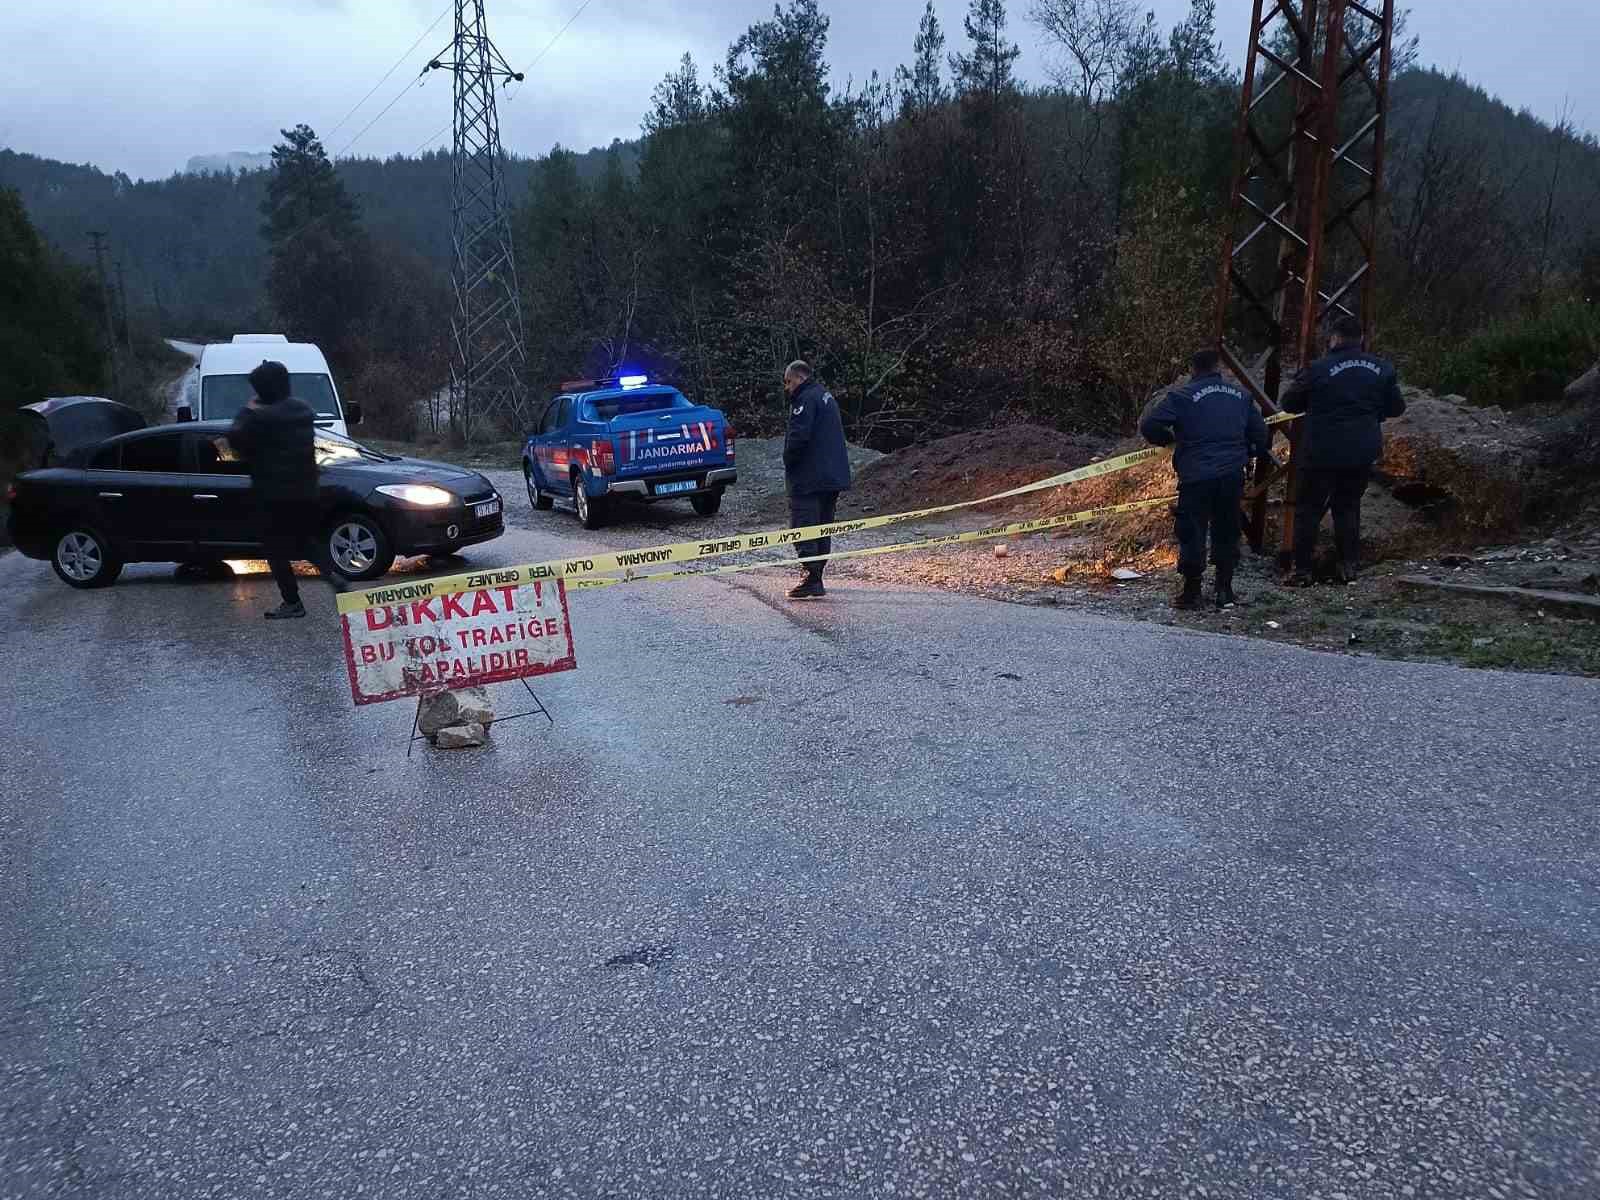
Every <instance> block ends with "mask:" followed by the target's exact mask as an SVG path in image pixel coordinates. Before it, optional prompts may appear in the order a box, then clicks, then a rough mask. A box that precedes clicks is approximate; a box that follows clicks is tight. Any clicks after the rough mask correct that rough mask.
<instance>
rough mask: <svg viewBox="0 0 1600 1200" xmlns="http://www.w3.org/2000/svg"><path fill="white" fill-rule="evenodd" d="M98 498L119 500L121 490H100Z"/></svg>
mask: <svg viewBox="0 0 1600 1200" xmlns="http://www.w3.org/2000/svg"><path fill="white" fill-rule="evenodd" d="M100 499H102V500H121V499H122V493H121V492H101V493H100Z"/></svg>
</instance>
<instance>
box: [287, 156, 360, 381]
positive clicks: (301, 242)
mask: <svg viewBox="0 0 1600 1200" xmlns="http://www.w3.org/2000/svg"><path fill="white" fill-rule="evenodd" d="M283 136H284V138H285V139H286V140H285V141H283V142H280V143H279V144H278V145H276V146H274V147H273V149H272V176H271V179H270V180H269V181H268V183H267V195H266V198H265V199H264V200H263V201H262V202H261V215H262V217H263V218H264V220H263V223H262V226H261V234H262V236H263V237H264V238H266V240H267V247H268V249H267V256H268V267H267V295H268V297H269V298H270V299H271V301H272V306H273V308H274V309H276V310H277V313H278V315H279V316H280V317H282V318H283V320H284V321H285V322H286V323H287V324H288V326H289V332H291V333H292V334H294V335H295V336H296V337H300V338H304V339H306V340H309V341H314V342H316V343H318V344H319V345H321V346H322V347H323V348H324V349H327V350H330V351H332V352H334V353H335V354H338V353H339V352H341V350H342V349H343V346H344V342H345V338H346V335H347V334H348V333H349V331H350V330H351V328H352V327H353V325H354V324H355V323H356V322H357V321H359V319H360V318H361V317H362V316H364V315H365V313H366V310H367V308H368V307H369V306H370V302H371V298H372V297H371V290H372V255H371V248H370V246H369V245H368V242H367V237H366V234H365V232H364V231H363V230H362V228H361V216H360V210H359V209H358V208H357V206H356V203H355V201H354V200H352V199H351V198H350V195H349V193H347V192H346V191H345V188H344V183H343V182H342V181H341V180H340V178H339V176H338V174H337V173H336V172H335V171H334V169H333V164H332V163H331V162H329V161H328V153H327V151H326V150H324V149H323V146H322V143H321V142H320V141H318V140H317V135H316V133H315V132H313V131H312V129H311V128H310V127H309V126H307V125H296V126H295V127H294V128H293V129H285V130H284V131H283Z"/></svg>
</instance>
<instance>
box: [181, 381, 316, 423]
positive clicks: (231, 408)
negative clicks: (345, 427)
mask: <svg viewBox="0 0 1600 1200" xmlns="http://www.w3.org/2000/svg"><path fill="white" fill-rule="evenodd" d="M289 393H290V394H291V395H294V396H299V397H300V399H302V400H304V401H305V402H306V403H307V404H309V405H310V406H311V411H312V412H314V413H316V414H317V417H318V418H319V419H321V420H333V421H341V420H343V419H344V418H343V417H342V416H341V415H340V414H339V404H338V401H336V400H335V399H334V398H333V380H331V379H329V378H328V377H327V376H326V375H295V374H291V375H290V376H289ZM255 394H256V392H255V389H254V388H253V387H251V386H250V376H248V375H207V376H205V377H204V378H203V379H202V380H201V381H200V411H199V413H198V414H196V415H197V416H199V417H200V418H201V420H205V421H228V420H231V419H233V418H234V417H236V416H238V415H239V410H240V409H241V408H243V407H244V406H245V405H246V404H249V403H250V397H252V396H254V395H255Z"/></svg>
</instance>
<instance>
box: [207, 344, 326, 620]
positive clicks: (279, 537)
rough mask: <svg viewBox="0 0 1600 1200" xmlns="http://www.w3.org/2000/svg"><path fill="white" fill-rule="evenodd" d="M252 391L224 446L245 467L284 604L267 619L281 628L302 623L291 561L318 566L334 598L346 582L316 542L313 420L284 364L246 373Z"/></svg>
mask: <svg viewBox="0 0 1600 1200" xmlns="http://www.w3.org/2000/svg"><path fill="white" fill-rule="evenodd" d="M250 386H251V387H253V388H254V389H255V393H256V394H255V396H254V398H252V399H251V401H250V403H249V404H247V405H246V406H245V407H244V408H243V409H241V410H240V411H239V415H238V416H237V417H235V418H234V421H233V428H232V429H230V430H229V431H228V442H229V444H230V445H232V446H233V448H234V449H235V450H236V451H238V454H239V457H241V458H243V459H244V460H245V461H246V462H247V463H248V464H249V466H250V483H251V489H250V490H251V493H252V499H253V500H254V502H255V506H256V521H257V526H258V528H259V529H260V531H261V543H262V545H263V547H264V548H265V550H266V555H267V565H268V566H270V567H271V568H272V577H273V579H275V580H276V581H277V584H278V591H279V592H281V593H282V595H283V603H282V604H280V605H279V606H278V607H277V608H274V609H269V610H268V612H267V614H266V616H267V620H269V621H281V620H285V619H288V618H293V617H303V616H305V615H306V610H305V605H303V604H302V603H301V602H300V586H299V584H298V582H297V581H296V580H295V577H294V560H295V559H297V558H308V559H310V560H311V561H312V562H313V563H315V564H316V566H317V569H318V570H319V571H321V572H322V576H323V578H324V579H326V580H327V581H328V582H329V584H331V585H332V586H333V589H334V591H343V590H344V581H343V579H342V578H341V577H340V576H339V575H337V574H336V573H335V572H334V569H333V563H332V561H331V560H330V559H329V558H328V555H327V553H326V552H325V550H324V549H323V546H322V539H321V538H320V536H319V535H318V529H317V524H318V520H317V518H318V512H317V461H316V454H315V450H314V443H315V435H316V414H315V413H314V412H312V410H311V406H310V405H308V404H307V403H306V402H305V401H303V400H300V399H297V398H296V397H294V396H291V395H290V394H289V371H288V369H287V368H286V367H285V366H284V365H283V364H282V363H279V362H263V363H262V364H261V365H260V366H259V367H257V368H256V369H255V370H254V371H251V372H250Z"/></svg>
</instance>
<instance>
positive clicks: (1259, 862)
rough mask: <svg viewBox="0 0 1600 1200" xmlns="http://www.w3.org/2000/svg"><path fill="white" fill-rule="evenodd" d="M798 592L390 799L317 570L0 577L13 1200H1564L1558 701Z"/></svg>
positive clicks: (1588, 914)
mask: <svg viewBox="0 0 1600 1200" xmlns="http://www.w3.org/2000/svg"><path fill="white" fill-rule="evenodd" d="M508 499H510V500H511V501H512V506H513V509H514V510H516V509H518V508H520V507H521V504H520V502H519V501H518V499H517V498H516V497H515V493H508ZM518 519H519V520H520V521H523V522H526V523H529V524H530V526H531V528H533V529H536V530H537V531H538V532H537V533H533V532H529V531H528V530H527V529H521V530H517V531H514V532H513V533H512V534H510V535H508V536H507V537H506V538H505V539H503V540H502V541H500V542H498V543H495V544H493V545H492V546H490V547H485V548H480V549H479V550H477V551H474V552H469V561H471V562H473V563H474V564H480V563H481V564H490V563H495V562H516V561H527V560H529V559H535V558H543V557H548V556H550V555H553V554H565V553H569V552H570V551H571V550H573V549H575V548H577V547H578V546H580V545H583V544H586V543H585V542H584V541H583V540H582V539H580V537H579V536H578V533H577V531H576V530H575V529H573V528H572V527H571V526H570V525H569V524H566V523H562V522H558V521H555V520H554V519H552V520H551V521H549V522H547V523H543V524H538V523H532V522H531V521H530V518H529V517H528V515H527V514H523V515H521V516H520V517H519V518H518ZM541 520H542V518H541ZM552 531H554V532H552ZM654 536H655V535H651V534H648V533H643V534H640V535H639V536H637V537H635V538H634V540H635V541H648V540H652V538H653V537H654ZM682 536H684V537H688V536H693V535H692V534H690V533H687V532H685V533H684V534H683V535H682ZM790 582H791V577H790V576H789V575H788V574H787V573H785V572H773V573H761V574H755V575H746V576H736V577H733V579H732V580H715V581H713V580H708V581H694V582H690V583H683V584H674V585H669V586H660V587H658V586H648V587H623V588H615V589H610V590H607V591H604V592H590V593H578V594H574V595H573V597H572V614H573V619H574V622H575V626H576V630H577V648H578V659H579V670H578V671H577V672H575V673H572V674H569V675H565V676H561V677H557V678H552V679H548V680H545V681H542V682H540V683H539V685H538V691H539V694H540V695H541V697H542V698H543V699H544V700H545V702H546V703H547V704H549V705H550V707H551V709H552V710H553V712H554V713H555V715H556V718H557V722H558V724H557V726H556V727H555V728H554V730H549V729H546V728H544V727H542V726H541V725H540V724H539V723H537V722H534V721H526V722H517V723H515V724H512V725H509V726H506V727H505V728H504V729H502V730H500V731H497V733H496V734H495V736H494V744H493V747H492V748H491V749H489V750H487V751H483V752H462V753H458V754H454V755H450V754H443V753H439V752H435V751H431V750H428V749H426V748H419V750H418V752H417V753H416V754H415V755H414V756H413V757H412V758H411V759H410V760H409V761H408V760H407V759H406V757H405V738H406V735H407V733H408V731H409V724H410V720H411V710H410V708H409V707H408V706H407V705H405V704H403V703H396V704H389V705H382V706H376V707H371V708H366V709H362V710H359V711H358V710H355V709H354V708H353V707H352V706H351V704H350V699H349V692H348V688H347V684H346V682H345V678H344V675H343V673H342V668H341V661H340V650H339V641H338V635H337V629H336V625H335V622H334V619H333V616H332V605H331V600H330V598H329V596H328V594H327V592H326V591H325V590H324V589H322V588H321V587H320V585H317V584H315V583H314V582H313V583H308V586H307V588H306V597H307V601H308V604H309V606H310V608H311V609H312V615H311V618H310V619H308V620H306V621H304V622H299V623H286V624H278V625H268V624H267V623H265V622H263V621H262V620H261V618H260V615H259V613H260V611H261V610H262V609H263V608H264V607H266V606H267V605H268V604H269V603H270V602H271V601H272V600H273V599H274V595H273V589H272V586H271V583H270V581H269V580H268V579H267V577H265V576H256V577H251V578H248V579H240V580H237V581H235V582H231V583H199V584H189V583H179V582H176V581H174V579H173V578H172V570H171V568H168V567H135V568H130V569H129V570H128V572H127V573H126V574H125V576H124V578H123V580H122V582H121V583H119V584H118V585H117V586H116V587H114V588H112V589H110V590H108V591H103V592H98V593H80V592H73V591H70V590H69V589H67V588H66V587H64V586H63V585H61V584H60V583H58V582H57V581H56V580H55V578H54V577H53V576H52V575H51V574H50V572H49V569H48V567H47V566H46V565H45V564H41V563H34V562H29V561H27V560H23V559H20V558H18V557H17V556H16V555H9V556H6V557H4V558H0V594H3V595H4V596H5V599H6V602H7V605H8V607H9V609H10V619H9V621H8V623H7V625H8V628H7V632H6V633H5V635H4V637H5V657H6V661H7V663H8V664H9V666H10V680H9V682H8V684H7V689H6V694H5V700H4V707H3V709H0V715H3V725H4V729H5V740H6V750H5V762H6V767H5V786H4V796H3V800H0V822H3V826H0V950H3V956H0V968H3V970H0V1015H3V1021H0V1195H3V1196H6V1197H11V1196H28V1197H32V1196H95V1197H141V1198H142V1197H151V1198H154V1197H190V1196H227V1197H283V1198H291V1197H295V1198H298V1197H342V1198H343V1197H352V1196H361V1195H365V1196H382V1197H480V1196H482V1197H489V1196H504V1197H535V1196H571V1197H590V1196H630V1197H638V1196H727V1197H776V1196H786V1197H787V1196H796V1197H799V1196H806V1197H811V1196H818V1197H821V1196H896V1197H907V1196H937V1197H949V1196H985V1197H988V1196H1002V1195H1004V1196H1013V1195H1014V1196H1148V1197H1176V1196H1201V1195H1210V1196H1252V1197H1254V1196H1263V1197H1266V1196H1272V1197H1276V1196H1283V1197H1291V1196H1292V1197H1306V1196H1322V1197H1329V1198H1332V1197H1338V1196H1345V1197H1350V1198H1352V1200H1353V1198H1356V1197H1390V1196H1411V1195H1415V1196H1447V1195H1448V1196H1474V1197H1477V1196H1541V1197H1549V1196H1561V1197H1569V1196H1570V1197H1582V1196H1593V1195H1596V1194H1597V1192H1600V1099H1597V1097H1600V1074H1597V1072H1600V1025H1597V1022H1596V1016H1597V1012H1600V929H1597V924H1596V900H1597V897H1600V846H1597V837H1596V827H1597V826H1596V793H1597V791H1600V788H1597V781H1600V736H1597V735H1600V686H1597V685H1596V684H1595V683H1593V682H1590V681H1584V680H1579V679H1564V678H1543V677H1535V676H1514V675H1501V674H1491V673H1474V672H1467V671H1462V670H1457V669H1453V668H1445V667H1429V666H1418V665H1410V664H1404V663H1395V662H1381V661H1373V660H1362V659H1354V658H1342V657H1328V656H1319V655H1316V654H1312V653H1308V652H1304V651H1299V650H1296V649H1293V648H1288V647H1282V646H1274V645H1267V644H1263V643H1259V642H1247V641H1240V640H1231V639H1225V638H1219V637H1208V636H1205V635H1200V634H1194V633H1188V632H1184V631H1180V630H1175V629H1170V628H1161V627H1156V626H1152V625H1145V624H1132V623H1119V622H1114V621H1110V620H1103V619H1098V618H1093V617H1088V616H1084V615H1081V614H1073V613H1064V612H1060V611H1056V610H1048V609H1036V608H1025V607H1017V606H1007V605H1000V604H995V603H992V602H986V601H981V600H974V599H970V598H964V597H959V596H953V595H949V594H944V593H930V592H920V591H911V590H892V589H884V588H879V587H871V586H864V585H856V586H852V585H848V584H847V585H843V586H840V587H839V588H837V589H836V590H835V593H834V595H833V597H832V598H831V599H830V600H829V601H827V602H824V603H819V604H812V605H807V606H792V605H786V604H785V603H784V602H783V600H782V599H781V595H782V590H783V589H784V588H785V587H787V586H788V585H789V583H790ZM497 695H498V697H499V699H500V701H501V703H502V704H504V705H512V704H514V703H515V701H516V698H517V689H515V688H514V687H503V688H501V689H499V690H498V692H497Z"/></svg>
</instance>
